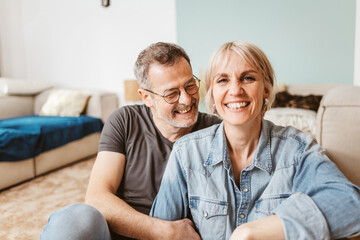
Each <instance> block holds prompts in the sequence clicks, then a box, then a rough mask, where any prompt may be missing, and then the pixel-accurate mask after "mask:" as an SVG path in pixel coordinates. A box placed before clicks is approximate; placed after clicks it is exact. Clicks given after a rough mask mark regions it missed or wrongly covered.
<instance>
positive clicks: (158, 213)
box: [150, 144, 189, 220]
mask: <svg viewBox="0 0 360 240" xmlns="http://www.w3.org/2000/svg"><path fill="white" fill-rule="evenodd" d="M188 213H189V210H188V199H187V183H186V172H185V170H184V169H183V167H182V165H181V162H180V159H179V157H178V154H177V147H176V144H175V145H174V148H173V150H172V152H171V154H170V157H169V161H168V164H167V166H166V168H165V172H164V176H163V179H162V181H161V185H160V189H159V192H158V194H157V195H156V198H155V200H154V202H153V205H152V207H151V211H150V216H153V217H156V218H160V219H164V220H179V219H183V218H186V217H187V216H188Z"/></svg>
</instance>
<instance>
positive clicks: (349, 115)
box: [316, 86, 360, 186]
mask: <svg viewBox="0 0 360 240" xmlns="http://www.w3.org/2000/svg"><path fill="white" fill-rule="evenodd" d="M359 123H360V87H356V86H341V87H336V88H333V89H331V90H329V92H327V93H326V94H325V95H324V96H323V99H322V101H321V103H320V107H319V110H318V113H317V120H316V125H317V126H316V129H317V133H316V138H317V140H318V142H319V144H320V145H321V146H322V147H323V148H325V150H326V153H327V155H328V156H329V157H330V159H331V160H332V161H333V162H335V164H336V165H337V166H338V167H339V169H340V170H341V171H342V172H343V173H344V175H345V176H346V177H347V178H348V179H349V180H350V181H352V182H353V183H355V184H356V185H358V186H360V174H359V169H360V158H359V156H360V147H359V143H360V124H359Z"/></svg>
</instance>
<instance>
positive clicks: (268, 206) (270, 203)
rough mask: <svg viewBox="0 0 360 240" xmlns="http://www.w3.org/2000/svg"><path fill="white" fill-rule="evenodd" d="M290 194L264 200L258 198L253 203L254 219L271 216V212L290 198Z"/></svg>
mask: <svg viewBox="0 0 360 240" xmlns="http://www.w3.org/2000/svg"><path fill="white" fill-rule="evenodd" d="M290 195H291V194H279V195H273V196H269V197H265V198H260V199H259V200H257V201H256V202H255V213H256V217H255V218H256V219H259V218H263V217H267V216H270V215H273V214H274V213H273V210H274V209H275V208H276V207H277V206H279V205H280V204H281V202H282V201H284V200H285V199H287V198H288V197H290Z"/></svg>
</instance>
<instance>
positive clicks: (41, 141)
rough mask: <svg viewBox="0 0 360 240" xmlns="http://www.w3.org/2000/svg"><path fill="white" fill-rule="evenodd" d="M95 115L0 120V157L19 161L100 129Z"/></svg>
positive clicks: (33, 116) (101, 125)
mask: <svg viewBox="0 0 360 240" xmlns="http://www.w3.org/2000/svg"><path fill="white" fill-rule="evenodd" d="M102 127H103V123H102V121H101V120H100V119H98V118H93V117H88V116H80V117H52V116H36V115H32V116H26V117H19V118H10V119H4V120H0V160H1V161H19V160H23V159H27V158H31V157H35V156H37V155H38V154H40V153H42V152H45V151H48V150H51V149H54V148H56V147H59V146H62V145H64V144H66V143H68V142H71V141H74V140H77V139H81V138H82V137H84V136H86V135H89V134H91V133H94V132H100V131H101V130H102Z"/></svg>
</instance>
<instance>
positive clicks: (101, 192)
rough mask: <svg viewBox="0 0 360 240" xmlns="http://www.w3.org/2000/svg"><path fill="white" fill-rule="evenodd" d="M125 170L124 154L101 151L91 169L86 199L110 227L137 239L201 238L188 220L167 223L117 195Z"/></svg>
mask: <svg viewBox="0 0 360 240" xmlns="http://www.w3.org/2000/svg"><path fill="white" fill-rule="evenodd" d="M124 169H125V155H123V154H120V153H115V152H108V151H102V152H99V153H98V156H97V158H96V161H95V164H94V167H93V169H92V172H91V175H90V180H89V185H88V189H87V192H86V197H85V202H86V203H87V204H89V205H91V206H93V207H95V208H97V209H98V210H99V211H100V212H101V213H102V214H103V215H104V217H105V219H106V221H107V223H108V225H109V227H110V229H111V230H112V231H114V232H116V233H118V234H120V235H124V236H128V237H132V238H137V239H184V236H188V237H189V239H190V238H191V239H200V238H199V236H198V235H197V233H196V232H195V230H194V225H193V223H192V222H191V221H190V220H188V219H184V220H179V221H175V222H168V221H164V220H160V219H156V218H153V217H150V216H148V215H145V214H143V213H140V212H138V211H136V210H135V209H133V208H132V207H131V206H129V205H128V204H127V203H126V202H124V201H123V200H122V199H120V198H119V197H117V196H116V195H115V194H116V191H117V189H118V187H119V186H120V183H121V180H122V176H123V173H124Z"/></svg>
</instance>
